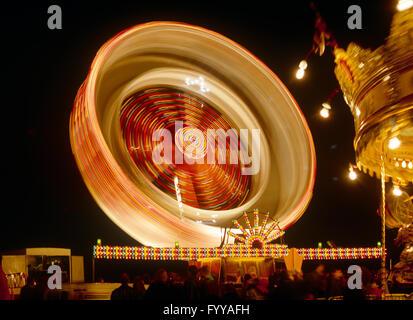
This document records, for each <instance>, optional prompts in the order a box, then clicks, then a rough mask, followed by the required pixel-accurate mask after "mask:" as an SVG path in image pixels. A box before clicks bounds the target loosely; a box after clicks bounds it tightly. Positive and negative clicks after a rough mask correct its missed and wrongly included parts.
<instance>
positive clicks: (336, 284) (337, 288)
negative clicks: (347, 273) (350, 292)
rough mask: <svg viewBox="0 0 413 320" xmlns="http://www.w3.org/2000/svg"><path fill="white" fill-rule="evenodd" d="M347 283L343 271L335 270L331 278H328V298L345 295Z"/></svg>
mask: <svg viewBox="0 0 413 320" xmlns="http://www.w3.org/2000/svg"><path fill="white" fill-rule="evenodd" d="M346 285H347V282H346V279H345V278H344V274H343V271H341V269H338V268H336V269H334V270H333V271H332V272H331V273H330V276H329V277H328V282H327V296H328V297H337V296H342V295H343V289H344V288H345V287H346Z"/></svg>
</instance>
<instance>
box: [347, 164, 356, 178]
mask: <svg viewBox="0 0 413 320" xmlns="http://www.w3.org/2000/svg"><path fill="white" fill-rule="evenodd" d="M349 170H350V171H349V173H348V177H349V178H350V180H356V179H357V173H356V172H355V171H354V170H353V168H352V167H350V169H349Z"/></svg>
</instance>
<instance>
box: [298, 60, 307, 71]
mask: <svg viewBox="0 0 413 320" xmlns="http://www.w3.org/2000/svg"><path fill="white" fill-rule="evenodd" d="M298 67H299V68H300V69H303V70H306V69H307V61H305V60H301V61H300V64H299V65H298Z"/></svg>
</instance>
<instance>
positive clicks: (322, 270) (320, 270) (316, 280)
mask: <svg viewBox="0 0 413 320" xmlns="http://www.w3.org/2000/svg"><path fill="white" fill-rule="evenodd" d="M306 281H307V282H308V284H309V286H310V290H311V293H312V294H313V295H314V297H315V298H325V296H326V290H327V275H326V267H325V265H324V264H319V265H318V266H317V267H316V268H315V270H314V271H313V272H311V273H310V274H308V276H307V279H306Z"/></svg>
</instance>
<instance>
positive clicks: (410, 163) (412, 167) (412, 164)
mask: <svg viewBox="0 0 413 320" xmlns="http://www.w3.org/2000/svg"><path fill="white" fill-rule="evenodd" d="M408 167H409V169H413V163H412V162H411V161H410V162H409V165H408Z"/></svg>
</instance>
